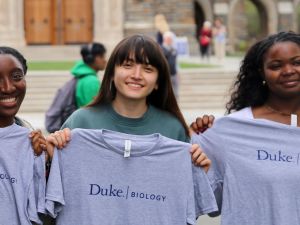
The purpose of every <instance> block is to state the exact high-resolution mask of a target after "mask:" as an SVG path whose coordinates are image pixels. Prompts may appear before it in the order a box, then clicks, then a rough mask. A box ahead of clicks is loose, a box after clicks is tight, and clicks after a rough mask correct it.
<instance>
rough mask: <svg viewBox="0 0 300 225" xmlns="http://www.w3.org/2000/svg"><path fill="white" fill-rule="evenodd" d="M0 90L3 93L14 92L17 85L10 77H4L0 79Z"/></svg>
mask: <svg viewBox="0 0 300 225" xmlns="http://www.w3.org/2000/svg"><path fill="white" fill-rule="evenodd" d="M0 90H1V91H2V92H3V93H12V92H13V91H15V90H16V87H15V85H14V84H13V82H12V81H11V80H10V79H9V78H3V79H0Z"/></svg>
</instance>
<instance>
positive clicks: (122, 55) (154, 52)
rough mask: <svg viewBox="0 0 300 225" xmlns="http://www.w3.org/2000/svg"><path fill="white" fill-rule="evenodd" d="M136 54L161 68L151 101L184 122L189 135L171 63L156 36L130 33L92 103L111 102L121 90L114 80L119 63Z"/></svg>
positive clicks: (139, 60) (116, 51)
mask: <svg viewBox="0 0 300 225" xmlns="http://www.w3.org/2000/svg"><path fill="white" fill-rule="evenodd" d="M132 56H134V59H135V61H136V62H137V63H140V64H150V65H151V66H153V67H155V68H156V69H157V70H158V79H157V85H158V88H157V90H153V91H152V92H151V94H150V95H148V97H147V103H148V104H151V105H153V106H155V107H157V108H159V109H162V110H165V111H168V112H170V113H171V114H172V115H174V116H175V117H176V118H177V119H178V120H179V121H180V122H181V124H182V125H183V127H184V129H185V131H186V134H187V135H188V136H189V129H188V126H187V125H186V123H185V120H184V118H183V115H182V113H181V111H180V109H179V106H178V104H177V101H176V98H175V95H174V92H173V89H172V84H171V75H170V71H169V66H168V62H167V61H166V59H165V56H164V54H163V52H162V50H161V48H160V46H159V45H158V44H157V43H156V42H155V41H154V40H153V39H152V38H150V37H147V36H145V35H132V36H129V37H127V38H125V39H123V40H122V41H121V42H120V43H119V44H118V45H117V46H116V47H115V49H114V50H113V52H112V54H111V56H110V58H109V60H108V62H107V66H106V69H105V72H104V76H103V80H102V84H101V89H100V91H99V94H98V95H97V96H96V98H95V100H94V101H93V102H92V103H91V104H90V105H89V106H96V105H101V104H107V103H111V102H112V101H113V100H114V99H115V96H116V91H117V90H116V87H115V85H114V82H112V81H113V77H114V74H115V66H120V65H122V64H123V63H124V62H125V61H129V60H130V59H131V57H132Z"/></svg>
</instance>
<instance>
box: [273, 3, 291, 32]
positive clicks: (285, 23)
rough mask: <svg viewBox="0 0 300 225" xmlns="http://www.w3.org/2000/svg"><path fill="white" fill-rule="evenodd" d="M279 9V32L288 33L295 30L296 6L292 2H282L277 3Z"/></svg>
mask: <svg viewBox="0 0 300 225" xmlns="http://www.w3.org/2000/svg"><path fill="white" fill-rule="evenodd" d="M277 9H278V13H279V21H278V30H279V31H288V30H293V29H294V28H295V24H294V20H293V17H294V11H295V10H294V5H293V3H292V2H291V1H290V2H288V1H280V2H278V3H277Z"/></svg>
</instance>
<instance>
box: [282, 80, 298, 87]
mask: <svg viewBox="0 0 300 225" xmlns="http://www.w3.org/2000/svg"><path fill="white" fill-rule="evenodd" d="M298 83H299V80H290V81H284V82H282V84H283V85H285V86H294V85H297V84H298Z"/></svg>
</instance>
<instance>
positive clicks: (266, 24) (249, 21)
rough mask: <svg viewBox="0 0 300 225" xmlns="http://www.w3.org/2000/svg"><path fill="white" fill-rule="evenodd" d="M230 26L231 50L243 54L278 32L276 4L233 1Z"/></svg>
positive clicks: (241, 0)
mask: <svg viewBox="0 0 300 225" xmlns="http://www.w3.org/2000/svg"><path fill="white" fill-rule="evenodd" d="M228 26H229V27H228V31H229V43H230V47H231V49H232V50H233V51H241V52H243V51H245V50H247V49H248V47H249V46H251V45H252V44H253V43H254V42H255V41H257V40H260V39H261V38H263V37H265V36H266V35H268V34H270V33H273V32H274V31H276V29H277V14H276V6H275V3H274V2H272V1H270V0H233V1H231V5H230V13H229V16H228Z"/></svg>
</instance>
